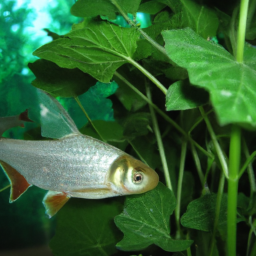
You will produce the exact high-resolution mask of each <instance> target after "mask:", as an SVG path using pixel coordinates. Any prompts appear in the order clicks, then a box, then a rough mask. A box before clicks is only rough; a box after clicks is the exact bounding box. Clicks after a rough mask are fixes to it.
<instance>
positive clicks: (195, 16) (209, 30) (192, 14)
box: [181, 0, 219, 38]
mask: <svg viewBox="0 0 256 256" xmlns="http://www.w3.org/2000/svg"><path fill="white" fill-rule="evenodd" d="M181 3H182V5H183V10H182V21H183V27H190V28H192V29H194V30H195V31H196V33H197V34H199V35H201V36H202V37H204V38H208V37H211V36H215V35H216V32H217V29H218V26H219V20H218V17H217V15H216V13H215V11H214V10H212V9H210V8H208V7H206V6H204V5H200V4H198V3H196V2H195V1H192V0H181Z"/></svg>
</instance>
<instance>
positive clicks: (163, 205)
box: [115, 182, 193, 252]
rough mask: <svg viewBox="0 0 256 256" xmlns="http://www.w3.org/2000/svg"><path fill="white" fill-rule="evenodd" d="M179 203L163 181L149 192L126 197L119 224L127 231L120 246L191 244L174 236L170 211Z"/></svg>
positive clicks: (176, 246)
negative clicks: (174, 238) (171, 235)
mask: <svg viewBox="0 0 256 256" xmlns="http://www.w3.org/2000/svg"><path fill="white" fill-rule="evenodd" d="M175 205H176V202H175V197H174V195H173V193H172V192H171V191H170V190H169V189H168V188H166V187H165V186H164V185H163V184H162V183H160V182H159V184H158V186H157V187H156V188H155V189H153V190H151V191H149V192H147V193H145V194H142V195H135V196H129V197H126V200H125V207H124V212H123V213H122V214H120V215H118V216H116V217H115V223H116V225H117V226H118V228H120V229H121V231H122V232H123V233H124V238H123V240H122V241H121V242H119V243H118V244H117V245H116V246H117V248H119V249H121V250H124V251H131V250H141V249H144V248H146V247H148V246H149V245H151V244H155V245H157V246H159V247H161V248H162V249H163V250H165V251H169V252H175V251H183V250H185V249H186V248H188V247H189V246H190V245H191V244H192V242H193V241H191V240H173V239H172V238H171V237H170V215H171V214H172V212H173V210H174V208H175Z"/></svg>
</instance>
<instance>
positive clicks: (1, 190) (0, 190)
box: [0, 184, 11, 193]
mask: <svg viewBox="0 0 256 256" xmlns="http://www.w3.org/2000/svg"><path fill="white" fill-rule="evenodd" d="M10 186H11V184H9V185H7V186H5V187H4V188H2V189H0V193H1V192H3V191H4V190H6V189H7V188H9V187H10Z"/></svg>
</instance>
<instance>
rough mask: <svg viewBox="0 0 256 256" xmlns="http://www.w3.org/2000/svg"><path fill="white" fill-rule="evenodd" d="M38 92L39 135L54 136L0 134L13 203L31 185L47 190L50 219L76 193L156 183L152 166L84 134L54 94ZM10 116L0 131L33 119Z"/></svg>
mask: <svg viewBox="0 0 256 256" xmlns="http://www.w3.org/2000/svg"><path fill="white" fill-rule="evenodd" d="M38 95H39V99H40V117H41V134H42V136H44V137H46V138H51V139H49V140H18V139H9V138H3V137H1V138H0V164H1V166H2V167H3V170H4V172H5V174H6V176H7V178H8V179H9V181H10V183H11V192H10V202H14V201H15V200H17V199H18V198H19V197H20V196H21V195H22V194H23V193H24V192H25V191H26V190H27V189H28V188H29V187H30V186H32V185H34V186H37V187H39V188H42V189H45V190H48V192H47V193H46V195H45V197H44V199H43V204H44V206H45V210H46V214H48V216H49V217H52V216H54V215H55V214H56V213H57V212H58V211H59V210H60V209H61V208H62V207H63V206H64V205H65V203H66V202H67V201H68V200H69V199H70V198H72V197H76V198H84V199H102V198H108V197H115V196H125V195H132V194H141V193H145V192H147V191H149V190H152V189H154V188H155V187H156V186H157V184H158V181H159V177H158V174H157V173H156V172H155V171H154V170H153V169H151V168H150V167H149V166H147V165H146V164H145V163H143V162H141V161H140V160H137V159H136V158H134V157H133V156H131V155H129V154H127V153H125V152H124V151H122V150H120V149H118V148H116V147H114V146H112V145H109V144H107V143H105V142H103V141H100V140H97V139H95V138H92V137H90V136H87V135H84V134H82V133H80V131H79V130H78V128H77V127H76V125H75V123H74V121H73V120H72V118H71V117H70V116H69V114H68V113H67V112H66V110H65V109H64V108H63V107H62V105H61V104H60V103H59V102H58V101H57V100H56V99H55V98H53V97H52V96H50V95H49V94H47V93H45V92H43V91H40V90H39V91H38ZM8 118H9V122H8ZM8 118H7V119H4V118H1V119H0V131H1V132H3V131H4V127H7V128H8V129H9V128H10V127H11V126H14V125H21V126H22V125H23V124H21V123H20V122H21V121H24V122H27V121H31V120H30V119H29V118H28V116H27V112H23V113H22V114H21V115H19V116H16V117H11V118H10V117H8ZM1 120H2V121H1ZM14 120H16V121H14ZM17 120H18V121H17ZM1 122H2V125H1Z"/></svg>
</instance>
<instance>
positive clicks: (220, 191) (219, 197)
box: [209, 172, 225, 256]
mask: <svg viewBox="0 0 256 256" xmlns="http://www.w3.org/2000/svg"><path fill="white" fill-rule="evenodd" d="M224 185H225V175H224V172H221V177H220V182H219V188H218V193H217V201H216V208H215V219H214V224H213V231H212V237H211V243H210V254H209V255H210V256H212V254H213V249H214V245H215V235H216V232H217V228H218V224H219V217H220V207H221V200H222V195H223V190H224Z"/></svg>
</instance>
